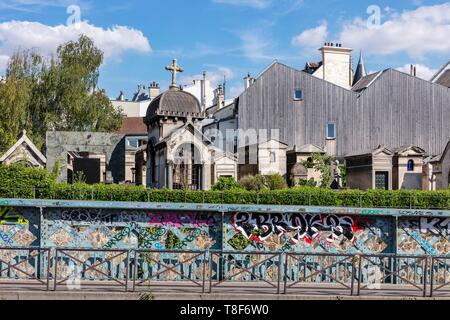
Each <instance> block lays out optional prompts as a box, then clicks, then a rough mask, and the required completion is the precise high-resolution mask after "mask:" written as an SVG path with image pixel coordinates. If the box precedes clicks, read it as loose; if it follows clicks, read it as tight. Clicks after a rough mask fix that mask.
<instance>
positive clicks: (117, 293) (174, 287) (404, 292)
mask: <svg viewBox="0 0 450 320" xmlns="http://www.w3.org/2000/svg"><path fill="white" fill-rule="evenodd" d="M154 284H160V285H161V286H153V287H151V294H152V296H153V297H154V299H155V300H235V299H236V298H237V297H238V298H239V300H374V299H377V300H379V299H381V300H424V299H426V300H429V299H432V300H450V292H448V291H447V292H436V293H435V296H434V297H433V298H423V292H422V291H420V290H418V289H416V288H414V287H406V286H400V285H397V286H383V287H382V288H381V289H380V290H364V291H362V292H361V296H356V295H353V296H352V295H350V290H349V289H346V288H344V289H343V288H341V287H337V286H335V287H332V286H326V287H325V286H321V285H309V286H308V287H305V286H303V287H300V288H295V289H290V290H288V291H287V294H284V293H283V288H281V294H276V293H277V289H276V288H269V287H265V288H262V287H260V288H254V287H251V286H250V285H249V284H248V283H240V284H239V286H237V285H236V283H235V284H234V286H231V285H229V284H223V285H221V286H219V287H213V290H212V293H209V284H206V290H205V291H206V293H203V292H202V288H199V287H188V285H190V284H189V283H183V284H182V285H183V286H180V283H174V282H172V283H171V282H165V283H154ZM112 285H115V286H112ZM132 288H133V287H132V283H128V291H132ZM46 289H47V287H46V285H42V284H39V283H32V282H21V283H19V282H15V281H9V282H6V283H5V282H3V283H1V284H0V300H30V299H33V300H139V298H140V297H141V295H142V294H143V293H146V292H148V291H149V288H148V286H142V287H137V288H136V292H125V287H124V286H123V285H122V286H120V285H118V284H117V283H107V284H105V283H95V282H89V283H81V284H80V287H75V289H74V287H68V286H67V285H65V284H63V285H60V286H58V287H57V288H56V290H53V289H54V286H53V282H50V283H49V289H50V290H49V291H47V290H46ZM71 289H72V290H71ZM353 292H354V293H356V292H357V288H356V287H355V288H354V291H353ZM427 295H429V288H428V290H427Z"/></svg>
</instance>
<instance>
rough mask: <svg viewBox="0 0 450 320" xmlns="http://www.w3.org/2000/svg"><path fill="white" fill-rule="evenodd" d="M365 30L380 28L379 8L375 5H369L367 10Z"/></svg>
mask: <svg viewBox="0 0 450 320" xmlns="http://www.w3.org/2000/svg"><path fill="white" fill-rule="evenodd" d="M367 14H369V15H370V16H369V18H368V19H367V28H369V29H374V28H378V27H380V26H381V8H380V7H379V6H377V5H371V6H369V7H368V8H367Z"/></svg>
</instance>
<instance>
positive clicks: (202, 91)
mask: <svg viewBox="0 0 450 320" xmlns="http://www.w3.org/2000/svg"><path fill="white" fill-rule="evenodd" d="M200 84H201V88H200V94H201V101H200V102H201V105H202V111H205V110H206V71H203V78H202V81H201V83H200Z"/></svg>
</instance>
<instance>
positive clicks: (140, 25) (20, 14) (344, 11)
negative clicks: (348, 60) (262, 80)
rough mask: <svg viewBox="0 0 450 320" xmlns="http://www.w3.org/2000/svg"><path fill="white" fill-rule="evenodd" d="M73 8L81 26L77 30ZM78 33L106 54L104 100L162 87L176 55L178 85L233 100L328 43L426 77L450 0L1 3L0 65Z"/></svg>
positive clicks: (448, 21)
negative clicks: (222, 92)
mask: <svg viewBox="0 0 450 320" xmlns="http://www.w3.org/2000/svg"><path fill="white" fill-rule="evenodd" d="M73 5H76V6H78V7H79V8H80V12H79V13H80V15H79V17H80V21H81V22H80V23H73V22H78V20H77V18H78V14H77V13H78V12H77V7H74V6H73ZM374 5H375V6H376V7H373V6H374ZM370 6H372V7H370ZM68 8H69V10H68ZM377 8H379V10H380V11H379V12H380V16H379V18H380V19H379V20H377V19H376V18H377V16H376V15H375V16H374V14H376V13H377V11H376V10H377ZM368 9H370V10H368ZM68 12H69V13H68ZM367 21H369V22H370V24H369V25H368V24H367ZM377 22H379V23H378V24H375V25H374V24H373V23H377ZM81 32H83V33H86V34H88V35H90V36H91V37H93V38H94V40H95V41H96V42H97V43H98V45H99V46H100V47H101V48H102V49H103V50H104V51H105V54H106V61H105V64H104V66H103V67H102V72H101V74H102V77H101V82H100V86H101V87H102V88H105V89H106V90H107V93H108V95H109V96H117V95H118V92H119V91H120V90H124V91H125V93H126V95H127V97H130V96H131V94H132V93H133V92H134V91H135V90H136V87H137V85H138V84H140V83H142V84H146V85H147V84H149V83H150V82H152V81H157V82H159V83H160V84H161V85H162V87H163V88H164V87H167V86H168V84H169V80H170V74H168V73H167V71H165V70H164V67H165V66H166V65H168V64H169V63H170V62H171V59H172V58H175V57H176V58H178V60H179V63H180V64H181V65H182V66H183V67H184V69H185V72H184V73H183V75H182V76H181V79H180V80H181V82H183V83H185V84H187V83H189V82H190V81H191V80H192V79H193V78H195V77H197V76H198V75H200V74H201V73H202V71H207V73H208V75H209V77H210V78H211V80H212V81H213V82H214V83H218V82H220V79H222V78H223V75H226V76H227V78H228V89H229V91H228V93H229V95H230V96H228V98H230V97H231V95H237V94H238V93H239V92H240V91H241V90H242V83H243V81H242V78H243V77H244V76H245V75H246V73H247V72H250V73H251V74H252V75H257V74H258V73H259V72H260V71H261V70H263V69H264V68H265V67H266V66H267V65H268V64H270V63H271V62H272V61H273V60H274V59H277V60H279V61H281V62H284V63H286V64H288V65H291V66H293V67H295V68H303V67H304V64H305V62H306V61H319V60H320V56H319V54H318V51H317V49H318V48H319V47H320V45H321V44H323V42H325V41H330V42H331V41H332V42H341V43H343V45H344V46H348V47H352V48H353V49H354V50H355V59H356V58H357V56H358V54H359V50H361V49H362V50H364V52H365V60H366V64H367V69H368V70H369V71H376V70H379V69H384V68H389V67H392V68H398V69H400V70H403V71H407V70H408V65H409V64H411V63H413V64H416V65H417V66H418V72H419V75H420V76H422V77H424V78H429V77H430V76H431V75H432V74H433V72H435V71H436V70H437V69H438V68H439V67H441V66H442V65H443V64H444V63H446V62H447V61H448V60H449V59H450V2H449V1H437V0H395V1H380V0H371V1H366V0H361V1H348V0H347V1H342V0H322V1H317V0H316V1H312V0H191V1H186V0H164V1H163V0H151V1H134V0H131V1H127V2H125V1H123V0H122V1H118V0H110V1H107V2H106V1H93V0H80V1H66V0H2V2H1V3H0V68H4V65H5V63H6V61H7V59H8V57H9V56H10V55H11V53H12V52H13V51H14V50H17V48H19V47H21V48H31V47H32V48H36V49H38V50H39V51H41V52H42V53H43V54H45V55H51V54H52V52H54V50H55V47H56V46H57V44H58V43H60V42H63V41H67V40H69V39H72V38H74V37H76V35H77V34H78V33H81Z"/></svg>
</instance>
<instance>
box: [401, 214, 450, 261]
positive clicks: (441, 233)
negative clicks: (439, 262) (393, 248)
mask: <svg viewBox="0 0 450 320" xmlns="http://www.w3.org/2000/svg"><path fill="white" fill-rule="evenodd" d="M449 235H450V218H436V217H420V218H419V217H418V218H403V219H401V220H400V221H399V241H398V242H399V251H400V252H401V253H408V254H417V253H418V251H420V250H422V251H424V252H425V253H426V254H431V255H441V254H447V253H448V252H449V250H450V241H449Z"/></svg>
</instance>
